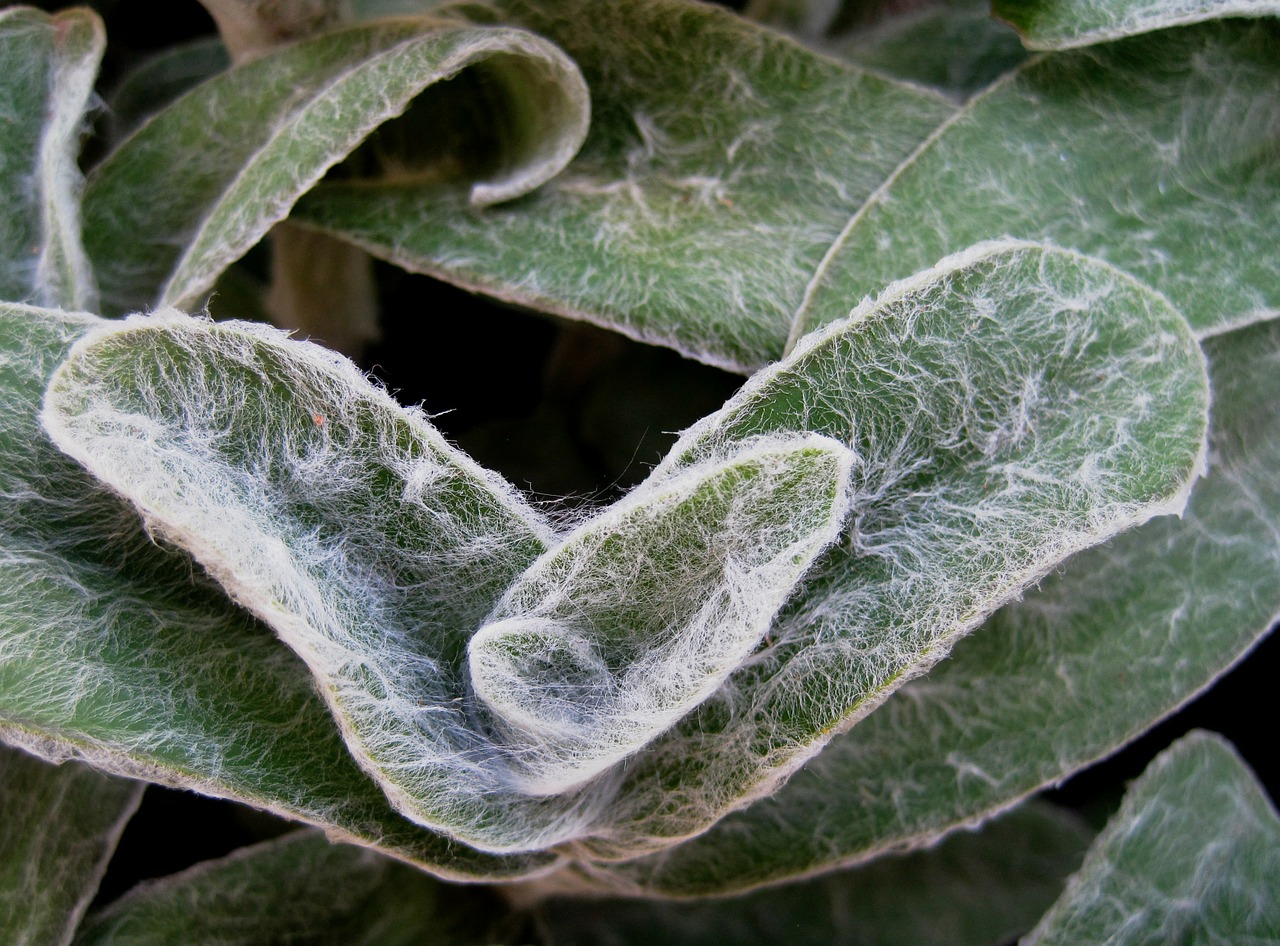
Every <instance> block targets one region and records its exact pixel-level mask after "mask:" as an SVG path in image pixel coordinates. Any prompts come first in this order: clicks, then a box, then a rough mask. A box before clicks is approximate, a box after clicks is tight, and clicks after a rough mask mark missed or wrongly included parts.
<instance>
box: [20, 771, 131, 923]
mask: <svg viewBox="0 0 1280 946" xmlns="http://www.w3.org/2000/svg"><path fill="white" fill-rule="evenodd" d="M144 787H145V786H144V785H143V784H142V783H141V782H129V781H125V780H124V779H116V778H109V777H108V776H105V775H101V774H99V773H98V772H95V771H93V770H92V769H89V768H87V767H85V766H83V765H78V764H75V763H67V764H66V765H61V766H52V765H49V764H48V763H47V762H42V761H41V760H39V759H35V758H32V757H31V756H29V755H27V754H25V753H22V752H18V751H17V750H15V749H9V748H7V747H2V746H0V811H2V812H3V813H4V817H3V818H0V940H3V942H4V943H6V944H7V946H65V944H67V943H70V942H71V936H72V934H73V933H74V932H75V929H76V925H77V924H78V923H79V922H80V918H81V917H82V916H83V915H84V911H85V910H86V909H88V907H89V901H91V900H92V899H93V895H94V894H95V893H97V890H98V882H99V881H100V880H101V879H102V875H103V872H104V871H106V869H107V861H108V860H109V859H110V857H111V855H112V853H113V852H114V851H115V848H116V842H117V841H119V839H120V832H121V831H123V830H124V826H125V824H126V823H127V822H128V820H129V818H130V817H131V816H132V815H133V812H134V810H135V809H136V808H137V807H138V802H139V801H140V800H141V798H142V790H143V788H144Z"/></svg>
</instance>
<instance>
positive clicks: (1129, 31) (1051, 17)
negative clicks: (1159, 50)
mask: <svg viewBox="0 0 1280 946" xmlns="http://www.w3.org/2000/svg"><path fill="white" fill-rule="evenodd" d="M992 12H993V13H994V15H995V16H998V17H1000V18H1001V19H1002V20H1006V21H1008V22H1009V23H1012V24H1013V25H1014V26H1015V27H1016V28H1017V30H1018V32H1019V33H1021V34H1022V36H1023V39H1024V41H1025V42H1026V44H1027V46H1028V47H1030V48H1031V49H1070V48H1072V47H1075V46H1088V45H1090V44H1091V43H1105V42H1107V41H1108V40H1113V39H1121V38H1122V37H1125V36H1133V35H1136V34H1138V33H1147V32H1150V31H1152V30H1162V29H1167V28H1169V27H1171V26H1181V25H1184V24H1187V23H1199V22H1201V21H1203V20H1213V19H1217V18H1218V17H1225V16H1276V15H1277V14H1280V3H1277V2H1276V0H1054V2H1045V0H994V2H993V3H992Z"/></svg>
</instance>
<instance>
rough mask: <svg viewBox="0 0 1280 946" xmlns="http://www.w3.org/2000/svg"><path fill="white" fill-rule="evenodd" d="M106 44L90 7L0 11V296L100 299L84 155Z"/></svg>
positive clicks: (83, 302) (69, 302) (55, 301)
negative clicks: (88, 113)
mask: <svg viewBox="0 0 1280 946" xmlns="http://www.w3.org/2000/svg"><path fill="white" fill-rule="evenodd" d="M105 43H106V40H105V37H104V36H103V32H102V23H101V22H100V21H99V20H98V18H97V16H96V15H95V14H93V13H92V12H90V11H89V10H87V9H74V10H67V11H64V12H62V13H58V14H56V15H54V16H50V15H49V14H47V13H42V12H40V11H38V10H35V9H32V8H30V7H11V8H10V9H7V10H2V11H0V122H2V123H3V129H4V132H3V136H0V206H3V207H4V224H3V225H2V226H0V299H11V300H20V301H27V302H35V303H38V304H41V305H63V306H68V307H72V308H76V307H82V306H89V305H92V304H93V300H94V293H95V289H94V282H93V274H92V272H91V271H90V268H89V264H88V260H87V259H86V258H85V254H84V249H83V247H82V246H81V245H80V208H79V200H80V186H81V178H80V171H79V169H78V168H77V167H76V155H77V154H78V153H79V150H80V148H79V136H80V131H81V128H80V126H81V123H82V122H83V121H84V113H85V109H86V108H87V107H88V104H89V96H90V94H91V93H92V91H93V80H94V77H95V76H96V75H97V71H98V61H99V60H100V59H101V58H102V51H103V47H104V46H105Z"/></svg>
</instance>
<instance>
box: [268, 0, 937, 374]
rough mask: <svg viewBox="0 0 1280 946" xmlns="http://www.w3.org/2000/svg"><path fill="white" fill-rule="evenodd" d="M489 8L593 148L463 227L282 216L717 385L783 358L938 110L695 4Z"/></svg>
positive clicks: (359, 198) (392, 201)
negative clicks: (586, 102) (553, 79)
mask: <svg viewBox="0 0 1280 946" xmlns="http://www.w3.org/2000/svg"><path fill="white" fill-rule="evenodd" d="M497 6H498V7H499V9H500V10H501V11H502V13H503V14H504V15H505V16H509V17H511V18H512V19H513V20H514V21H515V22H517V23H519V24H521V25H523V26H527V27H528V28H529V29H532V30H533V31H535V32H537V33H539V34H541V35H544V36H547V37H548V38H550V39H551V40H552V41H554V42H556V43H557V44H559V45H560V46H561V47H562V48H564V50H565V51H566V52H567V53H568V54H569V55H570V56H571V57H572V58H573V60H574V61H575V62H576V63H577V64H578V65H579V66H580V67H581V68H582V70H583V73H584V75H585V76H586V78H587V81H588V83H589V84H590V86H591V95H592V107H593V119H592V127H591V132H590V135H589V136H588V139H587V141H586V143H585V145H584V146H583V150H582V152H581V153H580V154H579V156H578V157H577V158H576V159H575V160H574V161H573V162H572V164H571V165H570V166H569V167H568V169H567V170H566V171H565V173H564V174H562V175H560V176H559V177H558V178H557V179H555V180H554V181H552V182H551V183H550V184H548V185H547V186H546V187H544V188H542V189H541V190H539V191H538V192H537V193H535V194H533V195H530V197H529V198H527V199H525V200H522V201H519V202H517V203H513V204H510V205H504V206H501V207H491V208H487V209H485V210H481V211H477V210H476V209H474V208H471V207H467V206H465V204H464V203H463V202H462V201H461V200H458V199H454V200H452V201H450V200H448V199H446V198H444V197H442V196H441V195H439V194H436V193H432V192H430V191H427V190H424V189H422V188H420V187H417V186H412V185H405V186H388V187H381V188H374V189H371V188H369V187H364V186H355V185H348V186H340V185H332V186H331V185H325V186H323V187H321V188H319V189H318V190H317V191H315V192H313V193H312V194H310V195H308V196H307V198H306V199H305V200H304V201H303V202H302V203H301V204H300V205H299V206H298V207H297V208H296V209H295V211H294V214H293V216H294V218H295V219H297V220H299V221H301V222H305V223H307V224H309V225H313V226H317V227H320V228H323V229H325V230H328V231H331V232H333V233H336V234H338V235H340V236H343V237H344V238H347V239H351V240H353V241H355V242H356V243H358V244H360V245H361V246H364V247H366V248H368V249H369V250H370V251H371V252H372V253H374V254H375V255H378V256H381V257H383V258H385V259H388V260H390V261H392V262H394V263H397V264H399V265H401V266H404V267H406V268H408V269H412V270H416V271H421V272H428V273H432V274H434V275H439V276H441V277H443V278H445V279H447V280H449V281H451V282H454V283H458V284H460V285H463V286H467V287H470V288H474V289H479V290H482V291H484V292H487V293H491V294H493V295H496V296H498V297H499V298H502V299H507V300H511V301H516V302H520V303H523V304H526V305H532V306H535V307H537V308H541V309H546V310H549V311H552V312H556V313H560V314H563V315H568V316H572V317H575V318H583V319H587V320H589V321H592V322H596V323H597V324H602V325H605V326H607V327H610V328H613V329H616V330H618V331H621V332H624V333H626V334H628V335H630V336H632V337H634V338H638V339H641V340H643V341H649V342H654V343H657V344H663V345H668V346H672V347H675V348H677V349H679V350H680V351H682V352H684V353H685V354H687V355H690V356H692V357H696V358H698V359H700V360H703V361H706V362H708V363H711V364H716V365H721V366H725V367H729V368H732V369H735V370H750V369H753V368H755V367H758V366H760V365H762V364H764V363H766V362H768V361H771V360H773V359H775V358H777V357H778V356H779V355H780V354H781V353H782V341H783V339H784V338H785V336H786V332H787V327H788V325H789V324H790V321H791V317H792V314H793V313H794V311H795V309H796V307H797V305H798V304H799V302H800V299H801V296H802V294H803V290H804V286H805V284H806V282H807V281H808V279H809V277H810V276H811V274H812V273H813V271H814V269H815V267H816V266H817V264H818V262H819V261H820V260H821V259H822V255H823V253H824V252H825V251H826V249H827V247H828V246H829V245H830V244H831V242H832V241H833V240H834V239H835V238H836V236H837V235H838V234H839V232H840V229H841V228H842V227H843V226H844V224H845V223H846V222H847V221H848V219H849V215H850V214H852V213H853V212H854V211H855V210H856V209H857V208H858V207H859V206H860V205H861V204H862V202H863V201H864V200H865V199H866V198H867V196H868V195H869V194H870V193H871V192H872V191H873V190H874V189H875V188H876V187H877V186H878V185H879V184H880V183H881V182H882V181H883V180H884V178H885V177H886V176H887V175H888V174H889V173H890V172H891V171H892V169H893V168H894V167H896V166H897V165H898V163H899V162H900V161H902V160H903V159H904V158H905V157H906V156H907V155H908V154H910V152H911V151H912V150H913V149H914V148H915V147H916V146H917V145H918V144H919V143H920V141H922V140H923V139H924V137H925V136H926V135H928V134H929V133H930V132H931V131H932V130H933V129H934V128H935V127H936V126H937V125H938V123H939V122H941V121H942V120H943V119H944V118H946V117H947V116H949V115H950V114H951V113H952V111H953V106H951V105H949V104H947V103H946V102H945V101H943V100H942V99H941V98H939V97H937V96H935V95H932V94H929V93H927V92H924V91H921V90H920V89H918V88H915V87H911V86H907V85H904V84H901V83H895V82H891V81H888V80H885V79H883V78H880V77H877V76H873V75H869V74H867V73H865V72H864V71H862V70H860V69H857V68H855V67H852V66H847V65H841V64H840V63H838V62H836V61H834V60H831V59H828V58H825V57H822V56H819V55H816V54H814V53H812V52H809V51H807V50H804V49H802V48H800V47H799V46H796V45H795V44H794V43H792V42H791V41H789V40H787V39H784V38H782V37H780V36H778V35H777V34H774V33H772V32H769V31H767V30H764V29H761V28H760V27H757V26H755V25H753V24H751V23H748V22H746V21H743V20H740V19H738V18H736V17H734V16H733V15H732V14H730V13H729V12H728V11H725V10H717V9H715V8H713V7H711V6H709V5H703V4H693V3H688V2H683V0H646V2H635V0H624V2H619V0H611V2H600V0H556V2H553V3H526V2H522V0H504V2H502V3H500V4H498V5H497ZM930 262H933V261H932V260H931V261H930Z"/></svg>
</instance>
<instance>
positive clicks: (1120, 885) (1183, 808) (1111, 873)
mask: <svg viewBox="0 0 1280 946" xmlns="http://www.w3.org/2000/svg"><path fill="white" fill-rule="evenodd" d="M1277 876H1280V818H1278V817H1277V816H1276V810H1275V808H1274V807H1273V806H1272V804H1271V802H1270V800H1269V799H1268V798H1267V795H1266V793H1265V792H1264V791H1263V789H1262V786H1261V785H1259V784H1258V781H1257V779H1256V778H1254V776H1253V773H1251V772H1250V771H1249V770H1248V768H1247V767H1246V766H1245V765H1244V763H1243V762H1242V761H1241V760H1240V757H1239V756H1237V755H1236V754H1235V752H1234V751H1233V750H1232V749H1231V747H1230V746H1229V745H1227V744H1226V743H1225V742H1224V741H1223V740H1222V739H1220V738H1217V737H1214V736H1211V735H1209V734H1207V733H1203V732H1197V733H1192V734H1191V735H1189V736H1187V737H1185V738H1184V739H1182V740H1180V741H1179V742H1177V743H1175V744H1174V745H1173V746H1171V747H1170V748H1169V749H1168V750H1167V751H1166V752H1164V753H1163V754H1161V755H1160V756H1158V757H1157V758H1156V760H1155V761H1154V762H1152V763H1151V765H1150V766H1149V767H1148V768H1147V771H1146V772H1144V773H1143V775H1142V777H1141V778H1140V779H1138V780H1137V781H1136V782H1135V783H1134V784H1133V786H1132V787H1131V788H1130V789H1129V792H1128V793H1127V794H1126V795H1125V799H1124V804H1123V805H1121V807H1120V810H1119V811H1118V812H1117V813H1116V814H1115V816H1114V817H1113V818H1112V819H1111V821H1110V822H1109V823H1108V825H1107V827H1106V830H1104V831H1103V832H1102V835H1101V836H1100V837H1099V838H1098V839H1097V841H1096V842H1094V845H1093V847H1092V848H1091V849H1090V850H1089V855H1088V857H1086V858H1085V862H1084V866H1083V867H1081V868H1080V872H1079V873H1078V874H1076V875H1075V876H1074V877H1072V878H1071V882H1070V883H1069V884H1068V886H1067V890H1066V892H1065V893H1064V894H1063V895H1062V898H1061V899H1060V900H1059V901H1058V902H1057V903H1056V904H1055V905H1054V907H1053V909H1052V910H1050V911H1049V913H1048V914H1047V915H1046V916H1045V917H1044V919H1043V920H1041V922H1040V924H1039V925H1038V926H1037V927H1036V928H1035V930H1033V931H1032V932H1031V933H1030V934H1029V935H1028V936H1027V937H1026V938H1024V939H1023V940H1021V942H1022V943H1023V944H1026V946H1033V944H1042V946H1049V944H1054V943H1061V944H1064V946H1069V944H1075V943H1104V942H1105V943H1108V944H1114V946H1129V944H1138V943H1240V944H1244V943H1268V942H1275V941H1276V940H1277V939H1280V899H1278V898H1277V893H1276V877H1277Z"/></svg>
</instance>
